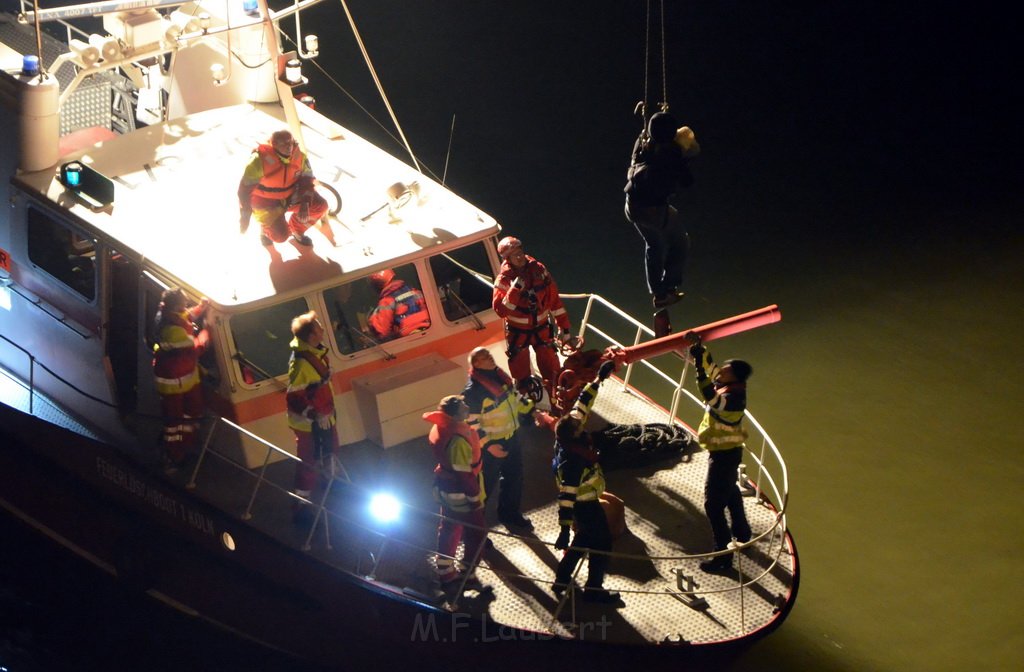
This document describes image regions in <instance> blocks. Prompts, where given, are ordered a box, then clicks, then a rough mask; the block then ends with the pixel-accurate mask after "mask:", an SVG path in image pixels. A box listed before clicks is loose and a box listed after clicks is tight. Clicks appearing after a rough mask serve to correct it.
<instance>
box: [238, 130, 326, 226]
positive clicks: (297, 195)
mask: <svg viewBox="0 0 1024 672" xmlns="http://www.w3.org/2000/svg"><path fill="white" fill-rule="evenodd" d="M315 186H316V178H314V177H313V172H312V170H311V168H310V167H309V161H308V160H307V159H306V155H305V154H304V153H303V151H302V150H301V149H299V146H298V145H294V146H293V148H292V153H291V156H289V157H287V158H286V159H282V157H281V156H280V155H279V154H278V153H277V152H276V151H275V150H274V147H273V146H272V145H269V144H261V145H259V146H258V147H257V148H256V151H255V153H254V156H253V159H252V160H251V161H250V163H249V165H248V166H247V167H246V170H245V175H244V176H243V178H242V186H241V187H240V188H239V194H238V197H239V200H240V201H241V205H245V201H246V199H248V203H249V205H250V206H251V208H252V212H253V215H254V216H255V217H256V220H257V221H258V222H259V223H260V226H261V227H262V228H263V235H264V236H266V237H267V238H270V239H271V240H273V241H274V242H276V243H282V242H284V241H285V240H287V239H288V234H289V233H291V234H294V235H295V236H302V235H303V234H304V233H305V231H306V229H308V228H309V227H310V226H312V225H313V224H315V223H316V222H318V221H320V219H321V218H322V217H323V216H324V215H325V214H327V209H328V207H329V206H328V205H327V201H326V200H324V198H323V197H322V196H321V195H320V194H318V193H317V192H316V189H315V188H314V187H315ZM285 213H287V214H288V219H287V222H286V221H285Z"/></svg>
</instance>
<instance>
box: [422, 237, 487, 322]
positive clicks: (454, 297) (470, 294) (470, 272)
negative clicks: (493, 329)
mask: <svg viewBox="0 0 1024 672" xmlns="http://www.w3.org/2000/svg"><path fill="white" fill-rule="evenodd" d="M430 270H431V272H432V273H433V274H434V282H435V283H436V284H437V291H438V294H439V296H440V298H441V305H442V306H444V316H445V317H446V318H447V319H448V320H451V321H453V322H454V321H455V320H458V319H461V318H464V317H467V316H469V315H471V314H473V313H479V312H481V311H484V310H487V309H488V308H490V307H491V296H492V285H491V284H490V282H491V281H490V278H491V277H492V276H493V274H494V271H493V269H492V268H491V262H490V258H489V257H488V256H487V248H486V247H484V244H483V243H476V244H474V245H469V246H467V247H462V248H459V249H457V250H452V251H451V252H445V253H444V254H438V255H436V256H433V257H431V258H430Z"/></svg>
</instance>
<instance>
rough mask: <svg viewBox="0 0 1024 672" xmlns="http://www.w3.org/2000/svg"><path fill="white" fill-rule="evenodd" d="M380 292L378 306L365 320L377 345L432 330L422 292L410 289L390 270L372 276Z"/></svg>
mask: <svg viewBox="0 0 1024 672" xmlns="http://www.w3.org/2000/svg"><path fill="white" fill-rule="evenodd" d="M370 285H371V286H372V287H373V288H374V290H376V291H377V293H378V294H379V298H378V299H377V306H376V307H375V308H374V309H373V310H372V311H370V315H369V317H367V318H366V322H367V327H368V328H369V329H370V332H371V333H372V334H373V336H374V338H376V339H377V340H378V341H388V340H391V339H393V338H400V337H402V336H408V335H409V334H411V333H413V332H414V331H419V330H422V329H426V328H427V327H429V326H430V314H429V313H428V312H427V302H426V300H424V298H423V292H421V291H420V290H418V289H416V288H415V287H410V286H409V285H408V284H406V282H405V280H402V279H401V278H399V277H398V276H396V275H395V272H394V271H393V270H391V269H390V268H385V269H384V270H383V271H377V272H376V273H374V274H373V275H371V276H370Z"/></svg>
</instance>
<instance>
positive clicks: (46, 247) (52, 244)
mask: <svg viewBox="0 0 1024 672" xmlns="http://www.w3.org/2000/svg"><path fill="white" fill-rule="evenodd" d="M28 258H29V259H30V260H31V261H32V263H33V264H34V265H35V266H36V268H39V269H42V270H44V271H46V272H47V273H48V274H50V275H51V276H53V278H54V279H55V280H57V281H59V282H60V283H61V284H63V285H64V286H65V287H67V288H68V289H70V290H71V291H73V292H75V293H76V294H78V295H79V296H81V297H82V298H84V299H86V300H88V301H93V300H94V299H95V298H96V241H95V240H93V239H91V238H88V237H86V236H82V235H79V234H78V233H76V232H75V231H74V230H72V229H70V228H69V227H67V226H65V225H64V224H61V223H60V222H58V221H57V220H55V219H53V218H52V217H50V216H49V215H48V214H46V213H45V212H44V211H42V210H37V209H36V208H29V209H28Z"/></svg>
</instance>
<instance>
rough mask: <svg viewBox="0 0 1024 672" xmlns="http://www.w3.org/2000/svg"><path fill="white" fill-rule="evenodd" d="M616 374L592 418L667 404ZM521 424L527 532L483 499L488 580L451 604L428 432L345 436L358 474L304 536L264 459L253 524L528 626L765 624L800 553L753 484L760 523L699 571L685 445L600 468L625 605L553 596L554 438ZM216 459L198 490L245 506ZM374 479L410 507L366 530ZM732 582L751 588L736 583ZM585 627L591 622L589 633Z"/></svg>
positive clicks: (622, 637) (343, 564)
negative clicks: (398, 437)
mask: <svg viewBox="0 0 1024 672" xmlns="http://www.w3.org/2000/svg"><path fill="white" fill-rule="evenodd" d="M611 383H612V384H609V383H606V384H605V386H604V388H603V390H602V393H601V394H600V395H599V396H598V401H597V404H596V406H595V408H594V413H593V415H592V424H591V429H597V428H600V427H601V426H603V425H606V424H609V423H613V424H623V425H629V424H647V423H658V422H663V421H664V418H665V411H664V410H662V409H660V408H658V407H657V406H655V405H654V404H652V403H651V402H649V401H647V400H645V399H643V398H641V397H639V396H637V395H636V394H634V393H631V392H629V391H627V390H626V389H624V388H623V386H622V385H621V383H619V384H614V383H615V381H614V380H613V381H611ZM520 432H521V437H520V439H521V443H522V445H523V449H524V463H525V473H526V479H525V480H526V484H525V487H524V497H523V501H524V503H523V509H524V513H525V515H527V516H528V517H529V518H530V519H531V520H532V522H533V524H534V530H533V531H532V532H530V533H528V534H525V535H515V534H512V533H510V532H509V531H508V530H506V529H505V528H504V527H503V526H501V525H500V524H498V523H497V521H496V520H495V512H494V507H493V505H492V506H490V507H488V522H489V524H490V525H491V529H490V534H489V539H490V540H491V542H492V544H493V547H492V548H490V549H487V550H486V551H485V552H484V553H483V557H482V559H481V562H480V565H479V567H478V571H477V575H478V577H479V578H480V579H481V581H482V582H483V583H484V584H485V586H487V587H486V588H485V589H484V590H483V591H468V592H466V593H464V594H463V595H462V596H461V597H460V599H459V600H458V601H457V603H452V602H447V603H446V602H445V597H444V596H443V594H442V593H441V592H440V590H439V588H438V584H437V581H436V578H435V572H434V567H433V557H434V552H433V549H434V548H435V543H436V529H437V518H436V511H437V505H436V504H435V503H434V502H433V501H432V499H431V484H432V480H433V474H432V469H433V466H434V463H433V460H432V456H431V455H432V454H431V451H430V449H429V447H428V446H427V445H426V441H425V440H418V441H411V442H408V443H405V444H402V445H400V446H396V447H393V448H391V449H388V450H383V449H380V448H378V447H376V446H374V445H373V444H370V443H369V442H361V443H358V444H353V445H349V446H345V447H344V448H343V449H342V451H343V452H342V461H343V463H344V464H345V467H346V470H347V471H348V473H349V475H350V477H351V479H352V483H353V485H344V484H343V483H342V481H340V480H335V481H333V482H332V483H331V491H330V492H329V493H328V494H327V496H326V509H327V510H329V511H331V514H330V515H329V516H327V525H326V526H324V525H323V524H322V523H318V524H317V526H316V529H314V530H313V531H312V533H310V532H308V528H298V527H296V526H295V525H294V523H293V522H292V520H291V510H292V509H291V506H290V502H289V497H290V496H289V495H288V494H287V489H288V487H289V485H290V479H291V473H292V471H291V469H292V467H291V466H290V465H288V464H286V463H278V464H274V465H271V466H270V467H269V468H268V472H267V478H268V479H269V481H270V482H272V483H275V484H276V485H277V486H278V487H277V488H266V487H264V488H263V490H262V491H261V493H260V494H259V496H258V497H257V498H256V502H255V504H254V505H253V508H252V514H253V519H252V520H253V523H254V524H256V525H258V526H259V527H261V528H264V529H265V530H266V531H268V532H270V533H272V534H274V535H275V536H280V537H282V538H285V539H286V540H288V541H289V543H292V544H297V545H299V546H301V547H304V548H305V547H307V546H308V549H307V550H308V551H309V552H310V553H313V554H315V555H317V556H318V557H320V558H322V559H323V560H324V561H325V562H328V563H330V564H333V565H335V566H337V567H339V568H341V569H343V570H344V571H348V572H352V573H354V574H357V575H360V576H363V577H365V578H367V579H368V580H371V581H374V582H375V583H376V584H377V585H378V586H380V587H383V588H385V589H387V590H393V591H395V592H399V593H403V594H405V595H406V596H409V597H412V598H413V599H417V600H421V601H424V602H432V603H435V604H443V605H444V606H445V608H448V609H451V610H453V611H458V612H459V613H467V614H473V615H477V616H482V617H484V618H487V619H489V620H491V621H493V622H495V623H499V624H504V625H509V626H514V627H516V628H522V629H526V630H533V631H538V632H549V633H552V634H556V635H560V636H566V637H594V636H597V637H600V638H603V639H607V640H610V641H615V642H618V643H636V644H639V643H645V642H662V641H672V642H689V643H714V642H720V641H725V640H730V639H735V638H738V637H742V636H744V635H745V634H748V633H751V632H754V631H757V630H759V629H761V628H763V627H766V626H767V625H769V624H771V623H772V622H773V620H774V619H775V617H776V616H777V615H778V612H779V609H780V608H781V607H782V606H783V605H784V604H785V602H786V601H787V598H788V595H789V593H790V592H791V589H792V587H793V583H794V581H793V579H794V572H795V559H794V558H793V557H792V555H791V553H790V550H791V549H790V547H789V545H788V543H789V542H788V540H787V537H785V536H784V535H780V533H779V532H778V529H777V528H776V527H775V524H776V520H777V513H776V511H775V509H774V508H773V507H772V506H771V505H770V504H768V503H766V502H765V501H764V500H763V499H762V498H759V497H757V496H754V494H753V490H752V489H749V490H748V496H747V497H745V498H744V501H745V505H746V511H747V516H748V519H749V520H750V523H751V526H752V528H753V530H754V533H755V537H759V536H760V535H761V534H762V533H766V534H764V536H763V537H762V538H760V539H756V540H755V541H754V542H753V543H752V544H750V546H749V547H747V548H745V549H743V550H741V551H740V552H738V553H737V554H736V560H735V561H734V567H735V569H734V571H732V572H724V573H722V574H706V573H703V572H701V571H700V570H699V568H698V563H699V561H700V560H701V559H703V558H699V557H698V558H693V557H690V558H684V557H682V556H693V555H696V554H700V553H705V552H707V551H708V550H709V549H710V548H711V535H710V529H709V527H708V525H707V522H706V519H705V517H704V513H703V508H702V506H703V504H702V502H703V488H704V477H705V474H706V464H707V459H706V455H705V454H704V453H703V451H700V450H699V449H696V450H694V448H695V446H694V444H693V443H690V444H688V445H687V446H686V448H685V449H684V450H682V451H680V452H679V453H677V454H675V455H673V456H668V457H666V458H663V459H661V460H660V461H657V462H653V463H648V464H645V465H643V466H638V467H632V468H619V469H615V470H609V471H608V472H607V481H608V491H609V492H611V493H614V494H616V495H617V496H619V497H620V498H622V499H623V500H624V502H625V508H626V526H627V531H626V532H625V533H624V534H623V535H622V536H621V537H619V538H618V539H617V540H616V541H615V544H614V548H613V552H614V555H613V558H612V561H611V563H610V568H609V572H608V576H607V578H606V580H605V586H606V587H607V588H608V589H609V590H615V591H619V592H620V593H621V594H622V597H623V602H624V604H625V606H624V607H620V608H615V607H609V606H607V605H595V604H590V603H586V602H584V601H583V600H581V599H577V598H578V597H579V596H580V595H581V593H579V592H573V591H570V592H569V593H568V596H567V598H566V599H565V600H564V601H560V600H559V599H557V598H556V597H555V595H554V594H553V593H552V592H551V591H550V586H551V582H552V580H553V577H554V571H555V567H556V566H557V563H558V559H559V558H560V556H561V551H557V550H556V549H555V548H554V547H553V545H552V542H553V541H554V539H555V537H557V536H558V529H559V527H558V516H557V507H556V499H555V498H556V495H557V490H556V486H555V481H554V477H553V476H552V473H551V455H552V453H551V446H552V438H553V437H552V435H551V433H550V431H548V430H546V429H540V428H534V427H526V428H523V429H521V430H520ZM223 469H224V467H223V465H221V466H216V465H215V464H214V463H213V462H212V461H211V460H209V459H207V460H206V464H205V465H204V466H203V467H202V468H201V469H200V471H199V476H198V478H197V486H198V490H199V492H200V493H201V494H203V496H204V497H207V498H209V499H211V500H212V501H213V502H214V503H216V504H217V505H218V506H221V507H225V508H227V509H228V510H244V508H245V507H246V506H247V502H248V495H249V492H251V488H250V489H237V488H224V487H222V486H223V481H224V479H225V478H226V477H227V474H224V473H219V475H215V474H218V472H221V471H222V470H223ZM381 490H386V491H388V492H392V493H394V494H395V495H396V496H397V497H398V498H399V499H401V500H402V501H403V502H404V503H405V505H406V508H405V509H404V511H403V515H402V519H401V521H400V522H399V523H396V524H393V525H392V526H390V527H388V528H379V530H375V529H374V528H373V524H372V523H370V522H369V521H368V517H367V516H365V515H364V513H365V512H364V509H363V507H362V503H363V502H364V501H365V495H366V494H368V493H370V492H376V491H381ZM318 496H319V495H318V494H315V495H314V498H317V497H318ZM292 501H294V500H292ZM328 540H329V541H328ZM586 572H587V568H586V563H581V565H580V570H579V574H578V575H577V580H576V585H577V586H582V585H583V583H584V581H585V577H586ZM689 577H692V579H691V578H689ZM691 580H692V583H691ZM741 581H742V582H744V583H749V584H751V585H748V586H747V587H746V588H744V589H742V590H738V589H737V588H738V586H739V583H740V582H741ZM688 593H696V595H692V594H688ZM592 629H597V630H595V631H588V630H592Z"/></svg>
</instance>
